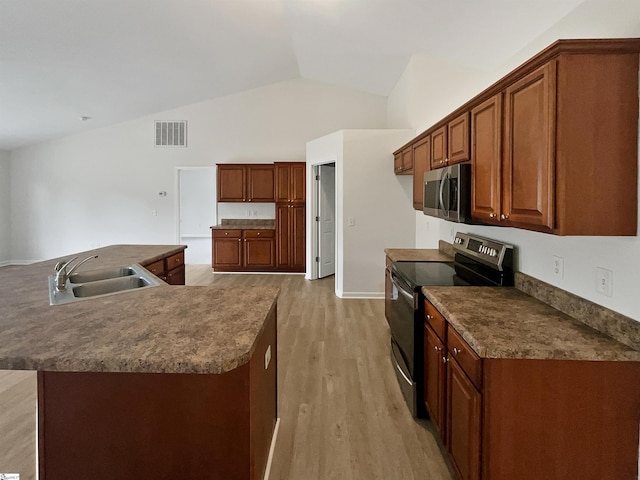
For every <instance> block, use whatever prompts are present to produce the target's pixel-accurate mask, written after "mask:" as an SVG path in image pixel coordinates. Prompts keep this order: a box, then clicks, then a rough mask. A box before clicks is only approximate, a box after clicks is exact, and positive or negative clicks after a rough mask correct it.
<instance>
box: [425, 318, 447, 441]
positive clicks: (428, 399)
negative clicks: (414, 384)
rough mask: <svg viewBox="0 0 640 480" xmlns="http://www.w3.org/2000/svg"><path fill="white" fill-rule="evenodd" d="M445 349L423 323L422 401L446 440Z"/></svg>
mask: <svg viewBox="0 0 640 480" xmlns="http://www.w3.org/2000/svg"><path fill="white" fill-rule="evenodd" d="M446 375H447V370H446V349H445V345H444V343H443V342H442V341H441V340H440V338H438V336H437V335H436V333H435V332H434V331H433V330H432V329H431V327H430V326H429V325H428V324H427V323H425V325H424V382H423V387H424V402H425V407H426V409H427V412H429V417H430V418H431V422H432V423H433V425H434V427H436V430H437V431H438V433H439V434H440V440H441V441H442V442H443V443H445V442H446V430H445V419H446V410H445V404H446Z"/></svg>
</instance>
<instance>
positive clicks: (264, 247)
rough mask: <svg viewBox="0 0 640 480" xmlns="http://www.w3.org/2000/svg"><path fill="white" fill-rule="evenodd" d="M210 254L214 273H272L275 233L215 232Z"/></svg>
mask: <svg viewBox="0 0 640 480" xmlns="http://www.w3.org/2000/svg"><path fill="white" fill-rule="evenodd" d="M211 254H212V255H211V258H212V262H213V269H214V270H216V271H219V272H235V271H269V270H273V269H274V267H275V238H274V231H273V230H268V229H264V230H254V229H251V230H239V229H228V230H226V229H214V230H213V242H212V252H211Z"/></svg>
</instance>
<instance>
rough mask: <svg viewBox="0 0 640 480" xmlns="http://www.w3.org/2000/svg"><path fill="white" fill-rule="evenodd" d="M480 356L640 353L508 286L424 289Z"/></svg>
mask: <svg viewBox="0 0 640 480" xmlns="http://www.w3.org/2000/svg"><path fill="white" fill-rule="evenodd" d="M422 292H423V293H424V295H425V297H426V298H427V300H429V301H430V302H431V303H432V304H433V305H434V306H435V307H436V308H437V309H438V310H439V311H440V313H442V315H443V316H444V317H445V318H446V319H447V320H448V322H449V323H450V324H451V325H452V326H453V328H454V329H455V330H456V331H457V332H458V333H459V334H460V335H461V336H462V337H463V338H464V339H465V340H466V341H467V343H468V344H469V346H470V347H471V348H473V350H474V351H475V352H476V353H477V354H478V355H479V356H480V357H484V358H521V359H524V358H527V359H563V360H592V361H603V360H610V361H620V360H626V361H640V351H638V350H634V349H633V348H631V347H629V346H627V345H624V344H623V343H620V342H618V341H616V340H615V339H613V338H611V337H609V336H607V335H605V334H603V333H601V332H599V331H597V330H595V329H593V328H591V327H589V326H587V325H585V324H584V323H582V322H580V321H578V320H576V319H574V318H572V317H570V316H568V315H566V314H564V313H562V312H560V311H559V310H556V309H555V308H553V307H551V306H549V305H547V304H545V303H543V302H541V301H539V300H537V299H535V298H533V297H531V296H529V295H527V294H525V293H523V292H521V291H519V290H517V289H515V288H510V287H423V289H422Z"/></svg>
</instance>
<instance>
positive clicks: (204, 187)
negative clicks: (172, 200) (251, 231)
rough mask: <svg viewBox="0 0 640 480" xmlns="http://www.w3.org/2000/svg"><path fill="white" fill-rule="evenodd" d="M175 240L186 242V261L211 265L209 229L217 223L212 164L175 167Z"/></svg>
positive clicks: (182, 243) (180, 242) (184, 243)
mask: <svg viewBox="0 0 640 480" xmlns="http://www.w3.org/2000/svg"><path fill="white" fill-rule="evenodd" d="M177 177H178V195H177V196H176V197H177V199H178V208H177V209H176V211H177V212H178V219H177V240H178V243H179V244H180V245H187V246H188V247H189V248H187V249H186V250H185V263H188V264H209V265H211V230H210V228H209V227H211V226H212V225H215V223H216V212H215V208H214V205H215V193H216V192H215V184H216V182H215V180H216V179H215V168H214V167H178V170H177Z"/></svg>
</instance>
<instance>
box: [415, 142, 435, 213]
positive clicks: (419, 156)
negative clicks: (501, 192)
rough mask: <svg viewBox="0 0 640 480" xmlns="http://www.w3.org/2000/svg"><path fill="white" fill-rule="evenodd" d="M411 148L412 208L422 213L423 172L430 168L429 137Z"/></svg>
mask: <svg viewBox="0 0 640 480" xmlns="http://www.w3.org/2000/svg"><path fill="white" fill-rule="evenodd" d="M412 148H413V208H414V209H415V210H419V211H422V208H423V201H424V172H427V171H429V170H430V166H431V137H430V136H427V137H425V138H423V139H422V140H420V141H419V142H417V143H416V144H415V145H413V146H412Z"/></svg>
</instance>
